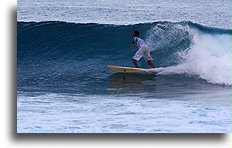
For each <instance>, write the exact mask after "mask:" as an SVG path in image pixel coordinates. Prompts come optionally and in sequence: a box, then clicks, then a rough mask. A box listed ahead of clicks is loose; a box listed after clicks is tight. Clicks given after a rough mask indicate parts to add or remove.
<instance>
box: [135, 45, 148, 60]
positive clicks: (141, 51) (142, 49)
mask: <svg viewBox="0 0 232 148" xmlns="http://www.w3.org/2000/svg"><path fill="white" fill-rule="evenodd" d="M143 56H144V57H145V58H146V60H147V61H150V60H152V58H151V54H150V50H149V48H148V47H147V46H141V47H140V48H139V50H138V51H137V52H136V53H135V55H134V56H133V59H135V60H136V61H138V60H140V59H141V58H142V57H143Z"/></svg>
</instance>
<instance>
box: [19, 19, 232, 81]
mask: <svg viewBox="0 0 232 148" xmlns="http://www.w3.org/2000/svg"><path fill="white" fill-rule="evenodd" d="M135 29H136V30H140V32H141V34H142V35H141V36H142V37H143V38H144V39H145V40H146V42H147V43H148V44H149V46H150V48H151V50H152V51H151V56H152V57H153V59H154V63H155V64H156V65H157V66H158V67H161V68H160V69H162V70H161V72H160V73H159V74H161V75H167V74H168V75H176V74H184V75H187V76H190V77H198V78H200V79H203V80H206V81H207V82H209V83H212V84H221V85H231V83H232V78H231V67H232V65H231V47H232V46H231V37H232V30H227V29H219V28H210V27H206V26H202V25H200V24H195V23H192V22H178V23H172V22H154V23H145V24H136V25H106V24H75V23H66V22H18V23H17V31H18V32H17V35H18V45H17V48H18V52H17V56H18V58H17V63H18V66H17V67H18V68H17V69H18V83H24V84H25V85H26V84H27V82H26V80H28V79H32V78H33V83H37V81H38V80H40V79H43V80H46V81H49V79H50V78H55V77H59V78H60V79H63V80H64V79H65V81H66V82H67V83H68V82H69V81H71V79H68V78H71V77H78V78H81V77H82V76H89V77H95V78H96V77H99V76H104V75H109V73H110V72H108V69H107V68H106V65H108V64H111V65H120V66H133V65H132V62H131V58H132V56H133V54H134V53H135V52H136V49H130V48H129V45H130V43H131V33H132V31H133V30H135ZM139 64H140V66H141V67H144V68H149V67H148V66H147V64H146V62H145V61H144V60H141V61H139ZM186 78H188V77H186ZM53 83H58V82H53Z"/></svg>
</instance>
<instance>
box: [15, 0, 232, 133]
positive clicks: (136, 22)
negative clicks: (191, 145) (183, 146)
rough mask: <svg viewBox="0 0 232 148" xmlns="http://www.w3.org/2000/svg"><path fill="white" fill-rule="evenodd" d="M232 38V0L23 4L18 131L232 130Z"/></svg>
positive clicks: (19, 11) (19, 36)
mask: <svg viewBox="0 0 232 148" xmlns="http://www.w3.org/2000/svg"><path fill="white" fill-rule="evenodd" d="M133 30H139V31H140V32H141V37H142V38H143V39H144V40H145V41H146V43H147V44H148V45H149V47H150V49H151V56H152V58H153V59H154V60H153V62H154V63H155V64H156V65H157V66H158V68H156V69H151V67H149V65H147V62H146V61H145V60H144V59H141V60H140V61H139V62H138V63H139V66H140V67H141V68H145V69H147V71H148V74H120V73H115V72H113V71H111V70H110V69H108V68H107V66H106V65H116V66H126V67H133V63H132V61H131V58H132V57H133V55H134V53H135V52H136V51H137V50H138V49H130V48H129V46H130V44H131V33H132V32H133ZM231 41H232V30H231V1H228V0H221V1H218V0H206V1H205V0H197V1H190V0H186V1H183V0H175V1H171V0H167V1H161V0H158V1H151V0H138V1H133V2H132V1H123V0H115V1H106V0H96V1H92V0H85V1H80V0H75V1H74V0H67V1H63V0H56V1H54V0H47V1H41V0H34V1H27V0H20V1H18V6H17V133H230V132H231V96H232V93H231V84H232V76H231V74H232V70H231V67H232V62H231V52H232V48H231V47H232V42H231ZM154 70H155V71H158V73H157V74H156V75H154V74H150V72H151V71H154Z"/></svg>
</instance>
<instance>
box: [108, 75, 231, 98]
mask: <svg viewBox="0 0 232 148" xmlns="http://www.w3.org/2000/svg"><path fill="white" fill-rule="evenodd" d="M107 87H108V88H107V94H128V95H141V94H143V96H144V95H145V94H146V95H145V96H144V97H153V98H154V97H155V98H179V97H188V96H191V95H196V94H212V92H214V93H221V92H224V93H227V92H228V90H230V87H225V86H220V85H211V84H209V83H207V82H205V81H200V80H199V79H197V78H192V79H191V78H186V76H180V75H178V76H173V75H172V76H161V75H144V74H123V73H116V74H113V75H110V76H109V77H108V86H107Z"/></svg>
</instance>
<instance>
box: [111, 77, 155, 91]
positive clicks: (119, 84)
mask: <svg viewBox="0 0 232 148" xmlns="http://www.w3.org/2000/svg"><path fill="white" fill-rule="evenodd" d="M155 82H156V76H155V75H142V74H123V73H116V74H113V75H111V76H109V77H108V87H109V88H112V91H113V93H142V92H150V91H155V89H156V84H155Z"/></svg>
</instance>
